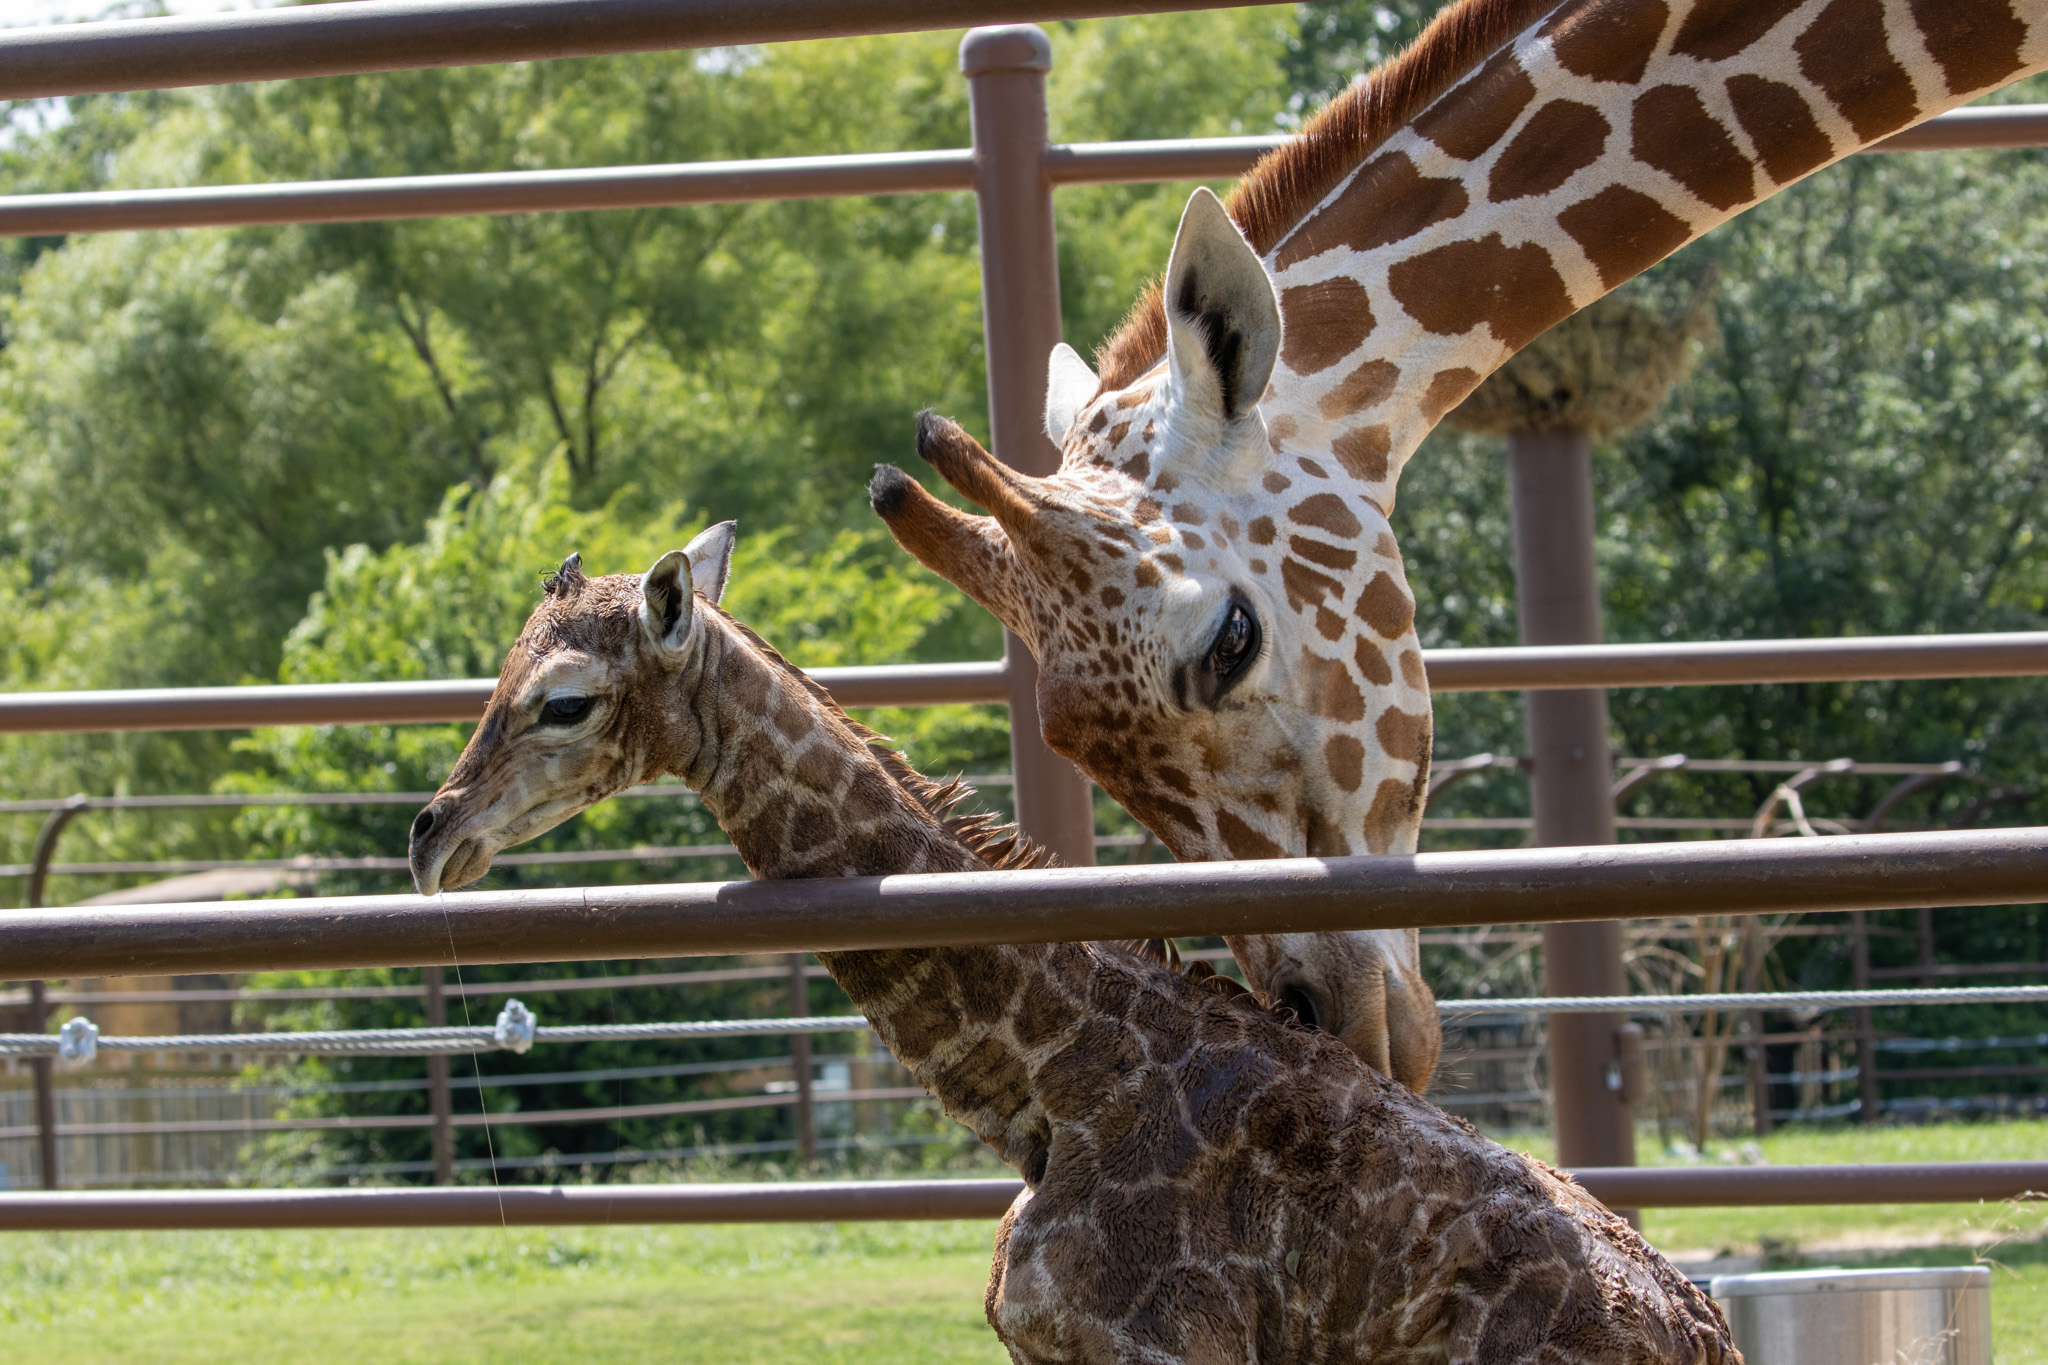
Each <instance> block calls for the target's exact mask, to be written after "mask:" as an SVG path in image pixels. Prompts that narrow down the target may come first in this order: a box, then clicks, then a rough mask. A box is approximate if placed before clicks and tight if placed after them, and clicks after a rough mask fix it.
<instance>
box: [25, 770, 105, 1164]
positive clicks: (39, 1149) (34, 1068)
mask: <svg viewBox="0 0 2048 1365" xmlns="http://www.w3.org/2000/svg"><path fill="white" fill-rule="evenodd" d="M90 804H91V803H90V802H89V801H88V800H87V799H86V798H85V797H83V796H72V797H68V798H66V799H65V802H64V804H63V805H61V806H58V807H57V808H56V809H55V810H53V811H51V812H50V813H49V814H48V815H47V816H45V817H43V827H42V828H41V829H39V830H37V831H36V842H35V849H34V851H33V852H32V853H31V854H30V855H29V874H28V908H29V909H31V910H37V909H41V908H42V904H43V893H44V892H45V891H46V890H47V889H48V887H49V884H50V864H51V863H52V862H53V861H55V860H56V857H57V841H58V840H59V839H61V838H63V837H64V827H65V826H66V825H69V824H70V823H71V822H72V821H73V820H74V819H76V818H77V817H78V816H79V814H80V813H81V812H83V811H84V810H85V809H86V807H87V806H88V805H90ZM28 1018H29V1024H28V1027H29V1032H31V1033H41V1032H43V1031H44V1030H45V1029H47V1028H48V1027H49V1026H50V1001H49V996H48V993H47V992H46V990H45V988H44V985H43V983H42V982H40V981H31V982H29V983H28ZM56 1068H57V1061H56V1058H54V1057H31V1058H30V1059H29V1064H28V1069H29V1074H30V1075H32V1076H33V1077H34V1078H35V1088H36V1157H37V1160H38V1161H39V1162H40V1163H41V1165H42V1168H43V1170H42V1176H43V1188H44V1189H46V1190H54V1189H56V1188H58V1184H59V1179H60V1172H59V1170H58V1166H57V1076H56Z"/></svg>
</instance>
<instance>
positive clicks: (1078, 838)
mask: <svg viewBox="0 0 2048 1365" xmlns="http://www.w3.org/2000/svg"><path fill="white" fill-rule="evenodd" d="M1051 69H1052V43H1051V42H1050V41H1049V40H1048V39H1047V38H1046V36H1045V31H1044V30H1043V29H1040V28H1039V27H1038V26H1037V25H1035V24H1004V25H1001V26H997V27H991V28H977V29H971V30H969V31H968V34H967V36H966V37H965V38H963V39H962V40H961V42H960V71H961V74H963V75H964V76H966V77H967V98H968V107H969V110H970V113H971V115H972V120H973V125H974V196H975V203H976V210H977V217H978V220H979V223H980V232H981V317H982V338H983V346H984V349H985V350H986V352H987V359H988V417H989V434H990V435H991V437H992V438H993V440H994V448H995V453H996V454H997V455H998V456H999V457H1000V458H1001V459H1002V460H1003V461H1004V462H1005V463H1007V464H1009V465H1010V466H1011V467H1012V468H1015V469H1021V470H1023V471H1024V472H1025V473H1027V474H1038V475H1044V474H1050V473H1052V472H1053V471H1054V470H1056V469H1058V468H1059V452H1058V451H1057V450H1055V449H1053V444H1052V442H1051V441H1050V440H1049V439H1047V437H1046V434H1045V372H1046V362H1047V360H1048V359H1049V358H1050V357H1051V354H1052V348H1053V347H1054V346H1055V345H1057V344H1058V343H1059V341H1060V263H1059V252H1058V249H1057V246H1056V241H1055V236H1054V231H1053V215H1052V181H1051V180H1049V179H1048V178H1047V177H1046V172H1045V154H1046V145H1047V140H1048V138H1047V132H1046V118H1045V73H1046V72H1048V71H1050V70H1051ZM1003 663H1004V666H1005V669H1006V670H1007V672H1008V675H1009V686H1010V770H1011V772H1013V773H1014V774H1015V775H1016V780H1017V786H1016V800H1017V820H1018V823H1019V824H1021V825H1022V826H1023V827H1024V832H1025V833H1026V834H1029V835H1030V836H1031V837H1032V838H1033V839H1035V840H1037V841H1038V842H1039V843H1040V844H1041V845H1043V846H1044V847H1046V848H1049V849H1051V850H1052V851H1053V852H1054V853H1056V854H1058V855H1059V860H1060V861H1061V862H1062V863H1064V864H1066V865H1067V866H1069V867H1085V866H1089V865H1091V864H1093V863H1094V861H1095V814H1094V795H1093V793H1092V792H1091V791H1090V789H1089V786H1088V782H1087V779H1086V778H1084V777H1082V776H1081V774H1080V773H1079V772H1078V771H1076V770H1075V768H1074V766H1073V765H1072V764H1071V763H1069V762H1067V761H1066V760H1065V759H1063V758H1061V757H1060V756H1059V755H1058V754H1055V753H1054V752H1053V751H1052V750H1051V749H1048V748H1047V747H1046V746H1045V741H1044V740H1043V739H1041V738H1040V737H1039V728H1038V665H1037V663H1036V662H1035V661H1034V660H1033V659H1032V657H1031V651H1030V650H1029V649H1027V648H1025V646H1024V643H1023V642H1022V641H1021V640H1019V639H1017V637H1016V636H1014V635H1007V634H1006V635H1005V636H1004V638H1003Z"/></svg>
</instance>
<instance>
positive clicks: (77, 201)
mask: <svg viewBox="0 0 2048 1365" xmlns="http://www.w3.org/2000/svg"><path fill="white" fill-rule="evenodd" d="M357 3H361V0H357ZM1288 141H1289V139H1288V138H1286V137H1277V136H1276V137H1224V138H1182V139H1169V140H1161V141H1157V142H1087V143H1068V144H1061V143H1055V144H1053V145H1051V146H1049V147H1047V148H1046V149H1045V153H1044V157H1045V173H1046V177H1047V179H1049V180H1050V181H1051V182H1052V183H1053V184H1055V185H1110V184H1143V183H1150V182H1155V181H1161V180H1226V179H1232V178H1235V177H1237V176H1240V175H1243V174H1244V173H1245V172H1246V171H1248V170H1250V169H1251V168H1252V165H1253V163H1255V162H1256V161H1257V160H1258V159H1259V158H1260V157H1261V156H1264V155H1265V154H1266V153H1267V152H1270V151H1272V150H1274V149H1275V148H1278V147H1281V146H1284V145H1285V144H1286V143H1287V142H1288ZM2043 144H2048V105H2040V104H2021V105H2004V106H2000V107H1997V108H1992V109H1965V110H1957V111H1956V112H1954V113H1949V114H1943V115H1941V116H1939V117H1937V118H1933V119H1929V120H1928V121H1927V122H1926V123H1924V124H1922V125H1921V126H1920V127H1918V128H1914V129H1911V130H1909V131H1908V132H1905V133H1901V134H1899V135H1898V136H1897V137H1895V138H1893V139H1891V140H1890V141H1887V142H1882V143H1879V144H1878V145H1876V146H1875V147H1872V148H1869V149H1868V150H1870V151H1873V152H1899V151H1927V150H1933V149H1937V148H1939V149H1943V150H1960V149H1965V148H1973V147H1977V148H1986V147H1990V148H1995V147H2034V146H2041V145H2043ZM973 188H974V151H973V149H972V148H967V147H961V148H947V149H945V150H941V151H925V152H875V153H867V154H860V155H852V156H799V157H762V158H757V159H753V160H745V161H699V162H687V163H680V164H662V165H651V166H598V167H577V168H573V169H566V170H543V171H491V172H481V173H471V174H463V175H404V176H384V177H378V178H374V179H361V180H309V181H280V182H276V183H271V184H253V185H186V186H178V187H175V188H170V189H136V190H97V191H90V192H83V193H69V194H26V195H13V196H9V197H6V198H0V236H12V237H30V236H61V235H65V234H69V233H90V232H129V231H138V230H150V229H163V228H196V227H251V226H256V225H259V224H278V223H350V222H368V221H392V220H397V219H405V218H446V217H456V216H460V215H465V214H495V213H577V212H588V211H593V210H599V209H633V208H674V207H677V206H680V205H685V204H740V203H753V202H758V201H762V200H782V199H829V198H838V197H844V196H852V195H870V194H934V193H943V192H946V191H966V190H972V189H973Z"/></svg>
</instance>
